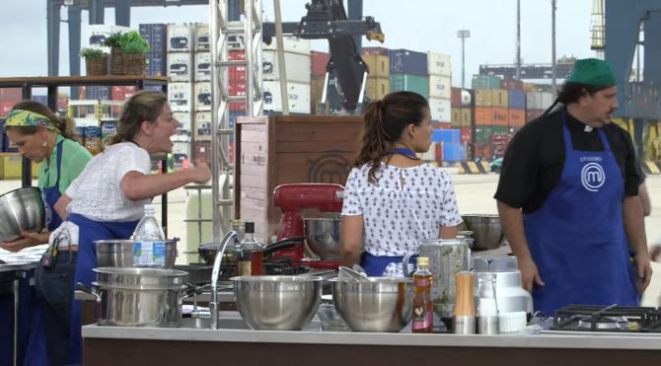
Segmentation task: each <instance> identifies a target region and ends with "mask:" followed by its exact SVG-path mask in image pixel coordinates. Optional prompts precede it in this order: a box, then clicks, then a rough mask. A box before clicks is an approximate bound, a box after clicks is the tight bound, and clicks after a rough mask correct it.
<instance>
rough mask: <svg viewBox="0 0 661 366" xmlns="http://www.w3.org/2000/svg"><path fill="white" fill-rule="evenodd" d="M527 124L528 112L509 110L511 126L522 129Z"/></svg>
mask: <svg viewBox="0 0 661 366" xmlns="http://www.w3.org/2000/svg"><path fill="white" fill-rule="evenodd" d="M525 123H526V112H525V111H520V110H516V109H510V110H509V126H510V127H521V126H523V125H524V124H525Z"/></svg>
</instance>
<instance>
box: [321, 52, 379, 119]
mask: <svg viewBox="0 0 661 366" xmlns="http://www.w3.org/2000/svg"><path fill="white" fill-rule="evenodd" d="M328 61H330V55H329V54H328V53H326V52H318V51H311V52H310V113H312V114H317V113H319V109H318V108H319V103H320V102H321V97H322V95H323V92H324V82H325V78H326V65H328ZM388 88H390V86H388Z"/></svg>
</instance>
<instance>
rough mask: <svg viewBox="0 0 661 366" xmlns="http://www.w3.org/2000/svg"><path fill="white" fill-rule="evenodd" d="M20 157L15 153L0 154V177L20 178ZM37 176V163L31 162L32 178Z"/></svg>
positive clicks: (3, 178)
mask: <svg viewBox="0 0 661 366" xmlns="http://www.w3.org/2000/svg"><path fill="white" fill-rule="evenodd" d="M22 160H23V159H22V158H21V156H20V155H19V154H16V153H3V154H0V179H2V180H11V179H21V175H22V170H21V168H22V166H23V165H22ZM38 176H39V164H37V163H35V162H32V178H33V179H35V178H37V177H38Z"/></svg>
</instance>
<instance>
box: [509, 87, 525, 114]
mask: <svg viewBox="0 0 661 366" xmlns="http://www.w3.org/2000/svg"><path fill="white" fill-rule="evenodd" d="M510 109H517V110H521V111H523V110H525V109H526V92H524V91H523V90H511V91H510Z"/></svg>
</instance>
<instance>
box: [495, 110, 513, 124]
mask: <svg viewBox="0 0 661 366" xmlns="http://www.w3.org/2000/svg"><path fill="white" fill-rule="evenodd" d="M508 120H509V113H508V109H507V108H493V125H494V126H508V125H509V122H508Z"/></svg>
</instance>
